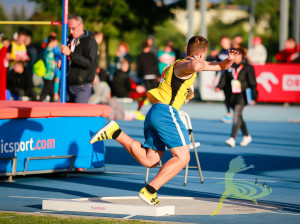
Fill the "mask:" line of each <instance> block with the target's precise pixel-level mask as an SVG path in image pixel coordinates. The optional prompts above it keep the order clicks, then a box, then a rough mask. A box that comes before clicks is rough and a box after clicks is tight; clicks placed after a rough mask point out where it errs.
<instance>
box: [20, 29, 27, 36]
mask: <svg viewBox="0 0 300 224" xmlns="http://www.w3.org/2000/svg"><path fill="white" fill-rule="evenodd" d="M21 35H24V36H27V33H26V31H24V30H20V31H19V32H18V36H21Z"/></svg>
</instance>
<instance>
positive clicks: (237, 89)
mask: <svg viewBox="0 0 300 224" xmlns="http://www.w3.org/2000/svg"><path fill="white" fill-rule="evenodd" d="M231 89H232V93H241V92H242V87H241V82H240V81H239V80H237V79H233V80H231Z"/></svg>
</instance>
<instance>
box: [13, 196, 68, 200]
mask: <svg viewBox="0 0 300 224" xmlns="http://www.w3.org/2000/svg"><path fill="white" fill-rule="evenodd" d="M8 197H10V198H36V199H50V200H51V199H58V200H59V199H63V198H41V197H24V196H8Z"/></svg>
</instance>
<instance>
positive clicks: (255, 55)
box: [247, 37, 267, 65]
mask: <svg viewBox="0 0 300 224" xmlns="http://www.w3.org/2000/svg"><path fill="white" fill-rule="evenodd" d="M252 43H253V47H251V48H249V50H248V53H247V58H248V61H249V63H250V64H253V65H264V64H265V63H266V60H267V50H266V48H265V46H264V45H262V40H261V38H260V37H254V38H253V40H252Z"/></svg>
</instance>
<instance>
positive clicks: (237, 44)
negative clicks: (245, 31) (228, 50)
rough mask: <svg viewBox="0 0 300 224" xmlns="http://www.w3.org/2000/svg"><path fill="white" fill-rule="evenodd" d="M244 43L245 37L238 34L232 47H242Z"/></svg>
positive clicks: (233, 40)
mask: <svg viewBox="0 0 300 224" xmlns="http://www.w3.org/2000/svg"><path fill="white" fill-rule="evenodd" d="M242 44H243V37H242V36H241V35H240V34H237V35H235V36H234V37H233V39H232V48H240V47H242Z"/></svg>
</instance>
